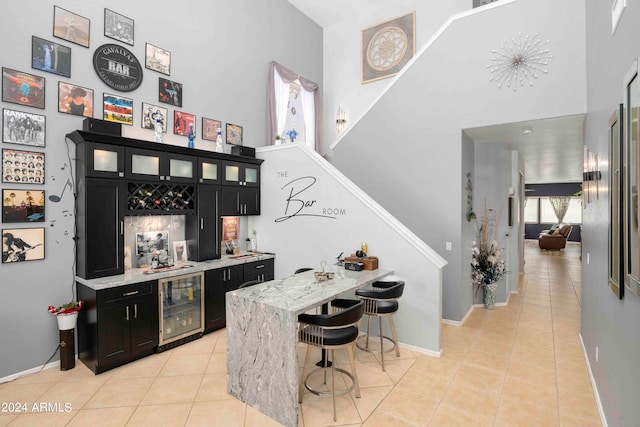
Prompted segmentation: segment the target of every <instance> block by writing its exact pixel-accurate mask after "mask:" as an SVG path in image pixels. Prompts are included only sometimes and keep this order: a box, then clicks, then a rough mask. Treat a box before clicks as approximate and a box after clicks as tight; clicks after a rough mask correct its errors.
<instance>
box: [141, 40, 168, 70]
mask: <svg viewBox="0 0 640 427" xmlns="http://www.w3.org/2000/svg"><path fill="white" fill-rule="evenodd" d="M145 52H146V53H145V60H144V66H145V68H147V69H149V70H153V71H157V72H159V73H162V74H166V75H167V76H170V75H171V52H169V51H168V50H166V49H162V48H159V47H157V46H154V45H152V44H151V43H147V45H146V49H145Z"/></svg>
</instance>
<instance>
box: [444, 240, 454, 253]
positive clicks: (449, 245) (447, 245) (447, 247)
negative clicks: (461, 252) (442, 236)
mask: <svg viewBox="0 0 640 427" xmlns="http://www.w3.org/2000/svg"><path fill="white" fill-rule="evenodd" d="M444 248H445V249H446V250H448V251H450V250H451V248H452V246H451V242H446V243H445V244H444Z"/></svg>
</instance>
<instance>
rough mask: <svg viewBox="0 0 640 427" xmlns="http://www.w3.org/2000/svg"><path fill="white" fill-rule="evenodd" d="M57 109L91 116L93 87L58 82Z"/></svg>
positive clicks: (75, 114) (77, 114) (76, 114)
mask: <svg viewBox="0 0 640 427" xmlns="http://www.w3.org/2000/svg"><path fill="white" fill-rule="evenodd" d="M58 111H59V112H61V113H67V114H73V115H74V116H84V117H93V89H89V88H86V87H82V86H76V85H72V84H71V83H64V82H58Z"/></svg>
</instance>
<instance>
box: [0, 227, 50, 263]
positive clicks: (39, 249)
mask: <svg viewBox="0 0 640 427" xmlns="http://www.w3.org/2000/svg"><path fill="white" fill-rule="evenodd" d="M39 259H44V227H40V228H3V229H2V263H3V264H5V263H9V262H21V261H35V260H39Z"/></svg>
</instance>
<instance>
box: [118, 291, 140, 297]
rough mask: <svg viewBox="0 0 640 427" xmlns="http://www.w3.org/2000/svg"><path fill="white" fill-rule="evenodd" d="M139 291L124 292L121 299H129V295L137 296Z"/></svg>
mask: <svg viewBox="0 0 640 427" xmlns="http://www.w3.org/2000/svg"><path fill="white" fill-rule="evenodd" d="M139 292H140V291H132V292H125V293H123V294H122V296H123V297H129V296H131V295H138V293H139Z"/></svg>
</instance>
